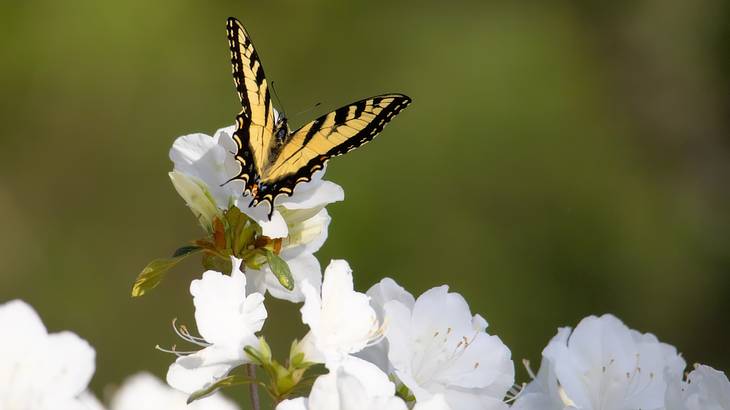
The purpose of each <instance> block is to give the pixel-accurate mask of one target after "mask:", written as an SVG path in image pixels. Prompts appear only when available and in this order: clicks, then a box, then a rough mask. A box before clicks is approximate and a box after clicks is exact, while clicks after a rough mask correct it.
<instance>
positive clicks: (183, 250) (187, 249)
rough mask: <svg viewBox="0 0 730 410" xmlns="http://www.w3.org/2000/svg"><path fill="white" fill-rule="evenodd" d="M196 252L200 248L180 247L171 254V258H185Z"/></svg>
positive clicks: (191, 246)
mask: <svg viewBox="0 0 730 410" xmlns="http://www.w3.org/2000/svg"><path fill="white" fill-rule="evenodd" d="M197 250H200V246H195V245H189V246H182V247H180V248H177V249H176V250H175V253H173V254H172V257H173V258H177V257H178V256H185V255H187V254H189V253H191V252H195V251H197Z"/></svg>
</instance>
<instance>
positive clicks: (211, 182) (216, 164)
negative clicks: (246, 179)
mask: <svg viewBox="0 0 730 410" xmlns="http://www.w3.org/2000/svg"><path fill="white" fill-rule="evenodd" d="M170 159H171V160H172V161H173V162H174V164H175V171H178V172H180V173H183V174H186V175H188V176H189V177H194V178H197V179H199V180H200V181H202V182H203V183H204V184H205V185H206V186H207V188H208V189H207V191H208V192H209V193H210V194H211V196H212V197H213V198H214V199H215V201H216V203H217V205H218V207H219V208H220V209H228V207H229V206H230V204H231V203H232V202H233V200H235V199H237V198H239V197H240V196H241V195H242V193H243V185H242V184H241V183H240V181H231V182H228V181H229V180H230V179H231V178H232V177H233V176H235V173H232V172H231V165H230V164H228V162H230V161H231V159H232V155H231V154H230V152H229V151H227V150H226V148H224V147H223V146H221V145H218V144H217V143H216V140H215V139H214V138H212V137H210V136H208V135H205V134H190V135H185V136H182V137H179V138H177V139H176V140H175V142H174V143H173V145H172V148H171V149H170ZM234 161H235V160H234Z"/></svg>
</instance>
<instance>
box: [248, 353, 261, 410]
mask: <svg viewBox="0 0 730 410" xmlns="http://www.w3.org/2000/svg"><path fill="white" fill-rule="evenodd" d="M246 375H247V376H248V377H250V378H251V379H252V380H256V365H254V364H250V363H249V364H247V365H246ZM248 392H249V395H250V396H251V409H252V410H261V404H260V402H259V386H258V384H256V383H251V384H249V385H248Z"/></svg>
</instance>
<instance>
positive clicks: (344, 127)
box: [227, 18, 411, 218]
mask: <svg viewBox="0 0 730 410" xmlns="http://www.w3.org/2000/svg"><path fill="white" fill-rule="evenodd" d="M227 31H228V42H229V46H230V50H231V65H232V68H233V79H234V82H235V84H236V90H237V91H238V95H239V99H240V100H241V106H242V108H241V112H240V113H239V114H238V115H237V116H236V131H235V133H234V135H233V139H234V141H235V142H236V145H237V147H238V150H237V152H236V156H235V158H236V161H237V162H238V163H239V164H240V166H241V169H240V172H239V173H238V175H236V176H235V177H234V178H233V180H240V181H242V182H243V183H244V184H245V188H244V194H249V195H251V196H252V197H253V198H252V200H251V203H250V206H256V205H258V204H259V203H260V202H267V203H268V204H269V207H270V208H269V218H271V214H272V213H273V210H274V201H275V199H276V198H277V197H279V196H282V195H283V196H291V195H293V193H294V189H295V188H296V186H297V184H300V183H303V182H308V181H310V180H311V179H312V176H313V174H314V173H316V172H317V171H319V170H321V169H322V168H324V165H325V163H327V161H328V160H329V159H330V158H332V157H334V156H337V155H342V154H345V153H347V152H349V151H351V150H353V149H355V148H357V147H359V146H361V145H363V144H365V143H367V142H369V141H371V140H372V139H373V138H374V137H375V136H376V135H377V134H378V133H379V132H380V131H382V129H383V127H384V126H385V124H387V123H388V121H390V119H391V118H392V117H394V116H395V115H396V114H398V113H399V112H400V111H401V110H402V109H403V108H405V107H406V106H407V105H408V104H409V103H410V102H411V99H410V98H409V97H407V96H405V95H402V94H384V95H379V96H375V97H371V98H367V99H363V100H360V101H357V102H355V103H352V104H349V105H346V106H344V107H340V108H338V109H337V110H335V111H332V112H330V113H328V114H325V115H322V116H320V117H319V118H317V119H315V120H314V121H311V122H310V123H308V124H306V125H304V126H302V127H301V128H299V129H297V130H295V131H292V130H290V128H289V124H288V121H287V119H286V117H285V116H284V115H280V114H278V113H276V110H275V109H274V107H273V104H272V101H271V93H270V91H269V86H268V83H267V81H266V76H265V75H264V71H263V67H262V65H261V61H260V60H259V57H258V53H257V52H256V50H255V49H254V47H253V43H252V42H251V38H250V36H249V35H248V33H247V32H246V30H245V28H244V27H243V25H242V24H241V23H240V22H239V21H238V20H236V19H235V18H229V19H228V22H227Z"/></svg>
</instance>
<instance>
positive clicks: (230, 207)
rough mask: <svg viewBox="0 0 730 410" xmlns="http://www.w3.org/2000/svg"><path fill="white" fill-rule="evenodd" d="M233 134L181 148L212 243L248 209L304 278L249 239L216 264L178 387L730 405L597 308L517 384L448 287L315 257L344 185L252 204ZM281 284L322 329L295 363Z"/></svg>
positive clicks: (189, 194)
mask: <svg viewBox="0 0 730 410" xmlns="http://www.w3.org/2000/svg"><path fill="white" fill-rule="evenodd" d="M232 131H233V130H232V129H231V128H227V129H222V130H219V131H218V132H216V133H215V135H214V136H213V137H210V136H206V135H202V134H194V135H189V136H185V137H181V138H178V140H177V141H176V142H175V144H174V145H173V148H172V150H171V153H170V157H171V158H172V160H173V162H174V164H175V169H174V171H173V172H172V173H171V174H170V175H171V178H172V180H173V183H174V184H175V187H176V189H177V190H178V192H179V193H180V194H181V196H182V197H183V198H184V199H185V200H186V202H187V204H188V206H189V207H190V208H191V210H192V211H193V213H194V214H195V215H196V216H197V218H198V220H199V221H200V222H201V224H202V225H203V228H204V229H205V230H206V231H207V232H209V233H210V235H211V237H212V238H213V239H211V240H210V242H215V236H216V229H217V228H216V224H217V221H226V220H230V218H228V214H229V213H231V212H237V211H240V213H242V214H243V215H245V216H246V224H247V226H251V227H253V231H254V232H255V233H254V234H253V236H252V237H251V238H249V242H248V243H249V245H247V247H245V248H246V249H251V248H252V247H253V248H254V249H255V248H256V246H257V245H256V244H257V243H269V242H271V241H274V243H279V245H278V247H276V246H275V247H274V248H273V249H272V250H273V253H275V254H276V255H277V256H279V257H280V259H281V262H282V263H283V264H284V265H286V266H288V267H290V271H291V279H292V281H293V284H292V286H289V287H287V286H284V283H283V281H282V275H281V269H279V268H277V267H276V263H274V262H276V260H274V259H271V258H269V259H267V262H268V264H266V263H263V264H262V263H258V262H253V263H252V262H251V259H254V260H255V259H256V258H257V257H258V256H257V255H256V254H254V253H250V252H249V253H246V252H243V253H241V252H236V251H235V249H236V246H234V247H233V250H234V251H233V252H223V253H222V254H223V256H227V257H230V263H227V264H226V265H225V268H227V269H219V270H215V269H213V270H208V271H206V272H205V273H204V274H203V276H202V278H201V279H197V280H194V281H193V282H192V284H191V286H190V293H191V294H192V296H193V303H194V305H195V319H196V323H197V328H198V331H199V333H200V336H194V335H192V334H190V333H189V332H188V331H187V328H185V327H180V328H178V329H176V331H177V333H178V334H179V335H180V336H181V337H182V338H183V339H184V340H186V341H188V342H190V343H192V344H195V345H199V346H201V347H202V349H201V350H198V351H189V352H180V351H175V353H176V354H178V356H179V357H178V359H177V360H176V361H175V363H173V364H172V365H171V366H170V369H169V371H168V375H167V381H168V383H169V384H170V385H171V386H172V387H174V388H176V389H178V390H180V391H183V392H185V393H187V394H190V395H191V398H193V399H197V398H199V397H204V396H206V395H208V394H211V393H213V392H215V391H216V390H218V389H219V388H225V387H227V386H232V385H238V384H249V383H254V382H257V383H260V384H263V385H264V386H265V387H266V391H267V393H269V395H270V396H271V397H272V398H273V401H274V402H275V403H278V404H277V409H279V410H292V409H297V410H298V409H343V410H344V409H371V408H376V407H378V408H380V407H382V408H385V409H405V408H418V409H460V410H461V409H464V410H472V409H474V410H477V409H506V408H509V407H512V408H515V409H531V410H537V409H567V408H580V409H609V408H610V409H671V408H676V409H679V408H682V409H683V408H698V407H697V406H698V405H699V406H700V407H699V408H708V407H707V405H705V403H711V404H712V405H717V406H719V407H718V408H728V409H730V402H728V400H727V394H730V393H727V390H728V387H730V384H728V382H727V379H726V378H724V374H722V373H720V372H717V371H715V370H712V369H710V368H708V367H706V366H700V367H698V368H697V369H696V370H694V371H693V372H692V373H690V374H689V376H687V378H683V374H684V373H683V372H684V369H685V367H686V365H685V362H684V360H683V359H682V357H681V356H680V355H679V354H678V353H677V351H676V349H675V348H674V347H672V346H670V345H667V344H665V343H661V342H659V341H658V340H657V339H656V337H654V336H653V335H651V334H642V333H639V332H637V331H634V330H630V329H629V328H628V327H627V326H626V325H624V324H623V323H622V322H621V321H620V320H619V319H617V318H615V317H613V316H611V315H604V316H602V317H593V316H591V317H587V318H585V319H584V320H583V321H582V322H581V323H580V324H578V326H577V327H576V328H575V329H574V330H572V331H571V329H570V328H561V329H559V330H558V333H557V335H556V336H555V337H554V338H553V340H551V341H550V343H549V344H548V346H547V347H546V348H545V350H544V351H543V360H542V363H541V366H540V369H539V372H538V374H537V375H535V374H532V371H531V370H530V369H529V365H528V370H529V372H530V374H532V378H533V380H532V381H531V382H529V383H527V384H524V385H521V386H520V385H516V384H515V366H514V363H513V361H512V358H511V352H510V350H509V348H508V347H507V346H506V345H505V344H504V343H503V342H502V341H501V340H500V338H499V337H498V336H496V335H493V334H490V333H489V332H487V327H488V325H487V321H486V320H485V319H484V318H483V317H482V316H480V315H479V314H474V313H472V312H471V310H470V308H469V305H468V304H467V302H466V300H465V299H464V298H463V297H462V296H461V295H459V294H458V293H454V292H450V291H449V288H448V286H445V285H444V286H439V287H435V288H432V289H430V290H428V291H426V292H424V293H423V294H422V295H420V296H418V297H416V296H414V295H412V294H411V293H409V292H408V291H407V290H405V289H404V288H403V287H401V286H399V285H398V284H397V282H396V281H395V280H393V279H391V278H385V279H383V280H381V281H380V282H379V283H377V284H375V285H374V286H372V287H371V288H370V289H369V290H368V291H367V292H365V293H361V292H359V291H358V290H356V289H355V288H354V285H353V274H352V269H351V268H350V266H349V265H348V263H347V262H346V261H344V260H333V261H331V262H330V263H329V265H328V266H327V267H326V269H325V271H324V273H323V274H322V272H321V271H320V266H319V263H318V262H317V260H316V258H315V257H314V256H313V253H314V252H316V251H317V250H318V249H319V247H321V246H322V244H323V243H324V241H325V239H326V237H327V227H328V224H329V216H328V214H327V211H326V210H325V208H324V207H325V206H326V205H327V204H329V203H332V202H335V201H340V200H342V199H343V197H344V195H343V192H342V189H341V188H340V187H339V186H337V185H335V184H333V183H331V182H328V181H324V180H322V175H323V174H324V171H322V172H320V173H319V175H318V176H317V178H315V179H314V180H313V181H312V182H309V183H304V184H300V185H298V186H297V187H296V189H295V193H294V195H293V196H291V197H288V198H287V199H286V200H285V201H281V202H277V203H276V206H275V209H274V214H273V217H272V218H271V220H270V221H269V220H268V219H267V218H266V213H267V212H266V211H267V210H264V209H259V207H255V208H250V207H248V204H249V203H250V198H246V197H245V196H243V192H242V187H241V186H240V185H235V183H234V182H231V183H230V184H226V181H228V180H229V179H230V178H231V176H232V175H235V174H236V172H237V164H236V162H235V161H234V160H233V158H232V156H231V155H230V154H229V152H230V151H233V150H234V149H235V146H234V144H233V142H232V140H231V133H232ZM234 225H235V224H230V226H228V225H226V226H224V229H223V232H222V235H220V236H225V237H229V236H234V237H235V236H236V234H237V229H238V228H236V227H235V226H234ZM262 238H264V240H262ZM276 241H280V242H276ZM233 242H235V239H234V240H233ZM229 248H230V247H229ZM227 272H230V274H227ZM267 293H268V294H269V295H271V296H273V297H276V298H279V299H285V300H288V301H291V302H294V303H299V302H303V304H302V306H301V309H300V312H301V321H302V323H303V324H305V325H307V326H308V328H309V331H308V332H307V333H306V334H305V335H303V336H302V337H301V338H300V340H298V341H297V340H295V341H294V342H293V343H292V348H291V351H290V354H289V357H288V358H286V360H284V361H278V360H276V359H275V358H273V357H272V353H271V350H270V348H269V347H268V343H267V341H266V339H265V338H264V337H263V336H262V335H261V334H260V332H261V329H262V327H263V323H264V321H265V320H266V319H267V313H266V309H265V307H264V301H265V295H266V294H267ZM241 365H246V366H250V367H258V368H261V369H263V370H264V373H265V374H266V375H267V376H268V379H269V380H268V381H267V382H260V381H257V380H252V379H251V377H252V373H250V372H246V373H245V374H241V372H240V371H239V370H238V369H240V368H241ZM318 368H320V369H322V370H320V371H319V373H317V371H316V369H318ZM313 372H314V373H317V374H320V373H322V372H324V374H320V375H319V376H318V377H316V378H315V379H314V382H313V383H312V384H311V388H310V389H309V393H308V394H302V390H301V388H299V387H298V386H299V385H300V384H301V383H302V381H303V380H305V379H306V377H305V375H306V374H308V373H313ZM718 386H719V387H718ZM305 393H306V389H305ZM678 403H681V405H679V404H678ZM697 403H700V404H697ZM715 403H719V404H715Z"/></svg>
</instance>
